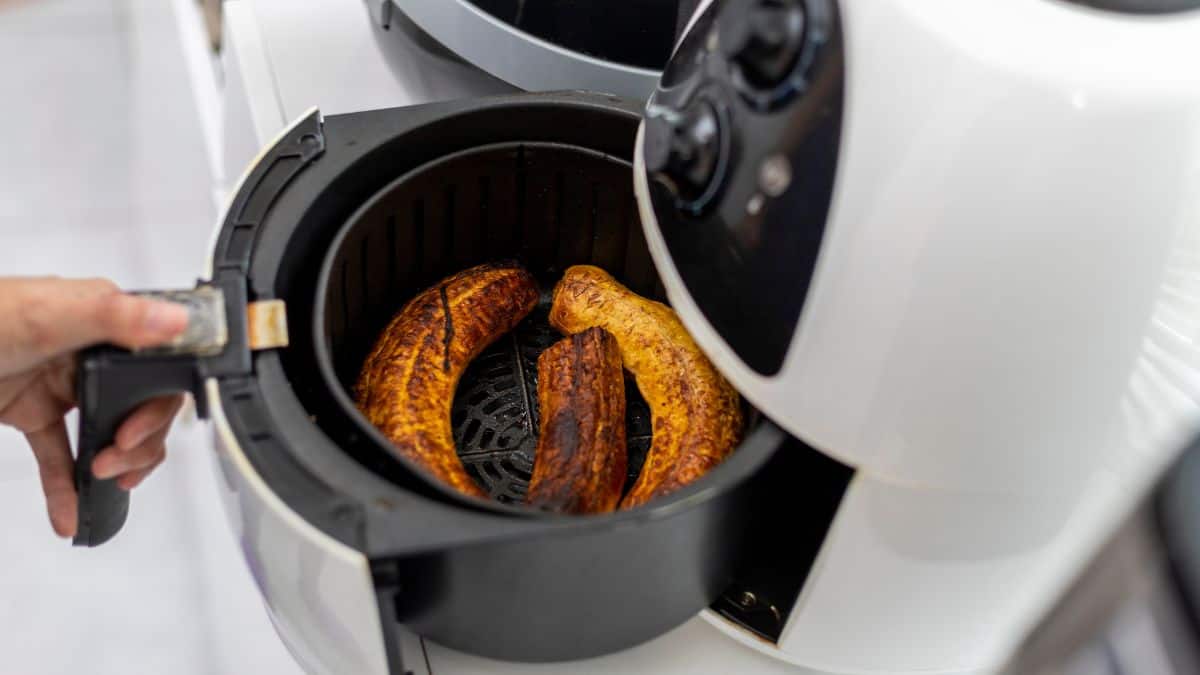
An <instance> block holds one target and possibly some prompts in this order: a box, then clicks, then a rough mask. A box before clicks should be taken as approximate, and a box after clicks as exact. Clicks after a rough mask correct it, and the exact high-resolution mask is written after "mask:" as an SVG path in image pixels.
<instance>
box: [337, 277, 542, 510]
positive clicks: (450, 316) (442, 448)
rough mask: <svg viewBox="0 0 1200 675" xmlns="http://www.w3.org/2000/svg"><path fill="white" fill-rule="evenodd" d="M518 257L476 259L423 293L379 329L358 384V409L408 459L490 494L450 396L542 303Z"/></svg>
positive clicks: (466, 490)
mask: <svg viewBox="0 0 1200 675" xmlns="http://www.w3.org/2000/svg"><path fill="white" fill-rule="evenodd" d="M537 301H538V288H537V283H536V282H535V281H534V280H533V276H532V275H530V274H529V272H527V271H525V270H524V269H523V268H521V267H520V266H517V265H516V264H507V265H506V264H487V265H480V266H478V267H472V268H471V269H469V270H465V271H463V272H459V273H458V274H455V275H454V276H452V277H448V278H446V279H444V280H442V281H441V282H440V283H438V284H437V285H435V286H433V287H431V288H428V289H426V290H425V291H423V292H421V293H419V294H418V295H417V296H416V297H415V298H413V299H412V300H410V301H409V302H408V304H406V305H405V306H404V308H403V309H401V310H400V313H399V314H397V315H396V316H395V317H394V318H393V319H392V321H391V323H389V324H388V326H387V328H385V329H384V330H383V333H381V334H380V336H379V339H378V341H377V342H376V343H375V347H374V348H373V349H372V350H371V353H370V355H368V356H367V359H366V361H365V362H364V363H363V368H362V373H361V374H360V375H359V378H358V384H357V385H356V386H355V388H354V393H355V400H356V402H357V404H358V408H359V410H361V411H362V413H363V414H364V415H366V417H367V419H368V420H370V422H371V424H374V425H375V426H376V427H378V428H379V430H380V431H382V432H383V434H384V435H385V436H387V437H388V439H389V440H391V442H392V445H393V449H394V450H395V452H396V454H398V455H400V456H401V457H404V458H405V459H408V460H410V461H412V462H414V463H416V464H418V465H419V466H421V467H424V468H425V469H426V470H428V471H429V473H431V474H433V475H434V476H436V477H437V478H439V479H440V480H441V481H443V482H445V483H447V484H449V485H450V486H452V487H454V488H455V489H457V490H458V491H459V492H462V493H463V494H467V495H472V496H475V497H483V498H486V497H487V496H488V495H487V493H486V492H484V490H483V489H482V488H480V487H479V485H478V484H477V483H476V482H475V481H474V480H473V479H472V478H471V476H470V475H468V474H467V472H466V469H464V468H463V465H462V462H461V461H459V459H458V453H457V452H456V451H455V448H454V435H453V432H452V431H451V429H450V404H451V403H452V402H453V400H454V389H455V387H456V386H457V385H458V378H459V377H460V376H462V373H463V370H465V369H466V367H467V365H468V364H469V363H470V362H471V360H472V359H474V358H475V357H476V356H478V355H479V353H480V352H481V351H483V349H484V348H485V347H487V346H488V345H489V344H491V343H492V342H494V341H495V340H496V339H497V338H499V337H500V336H501V335H504V334H505V333H507V332H508V331H510V330H512V328H513V327H514V326H516V325H517V323H519V322H520V321H521V319H523V318H524V317H525V315H526V314H528V313H529V312H530V311H531V310H532V309H533V307H534V305H536V304H537Z"/></svg>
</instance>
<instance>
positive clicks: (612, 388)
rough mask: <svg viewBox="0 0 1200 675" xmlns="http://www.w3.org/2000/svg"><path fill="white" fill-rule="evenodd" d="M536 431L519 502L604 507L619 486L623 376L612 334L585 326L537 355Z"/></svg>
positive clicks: (612, 504) (583, 509) (569, 509)
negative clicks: (528, 474)
mask: <svg viewBox="0 0 1200 675" xmlns="http://www.w3.org/2000/svg"><path fill="white" fill-rule="evenodd" d="M538 405H539V408H540V410H541V430H540V433H539V435H538V444H537V453H536V455H535V456H534V462H533V478H532V479H531V480H530V481H529V491H528V492H527V493H526V496H525V502H526V503H527V504H530V505H531V506H536V507H538V508H541V509H544V510H547V511H557V512H560V513H576V514H578V513H608V512H609V511H612V510H613V509H615V508H616V507H617V502H619V501H620V500H621V488H622V487H624V485H625V466H626V461H627V458H626V455H625V375H624V372H623V371H622V370H621V352H620V350H619V348H618V347H617V340H616V338H614V337H613V336H612V334H611V333H609V332H608V331H606V330H604V329H603V328H589V329H587V330H585V331H583V332H582V333H576V334H575V335H571V336H569V337H566V338H564V339H562V340H559V341H558V342H556V343H554V344H553V345H551V346H550V347H548V348H547V349H546V351H544V352H542V354H541V356H539V357H538Z"/></svg>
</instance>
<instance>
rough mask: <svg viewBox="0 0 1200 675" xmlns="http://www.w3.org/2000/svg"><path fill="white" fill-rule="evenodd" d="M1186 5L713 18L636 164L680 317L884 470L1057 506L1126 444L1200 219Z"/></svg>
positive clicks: (652, 119) (740, 377) (750, 382)
mask: <svg viewBox="0 0 1200 675" xmlns="http://www.w3.org/2000/svg"><path fill="white" fill-rule="evenodd" d="M1018 5H1019V6H1018ZM1196 5H1197V3H1196V2H1195V0H1187V1H1186V2H1173V1H1163V2H1141V1H1133V0H1129V1H1113V2H1085V1H1083V0H1080V1H1078V2H1031V3H987V2H976V3H958V2H919V3H910V2H904V1H902V0H879V1H878V2H857V3H855V2H840V3H839V2H834V1H833V0H727V1H725V2H711V3H708V4H707V5H706V6H705V7H703V8H702V9H701V10H700V13H699V14H698V16H697V17H696V18H695V19H694V24H693V26H692V27H691V29H690V30H689V31H687V32H686V33H685V35H684V37H683V39H682V40H681V42H680V45H679V47H678V49H677V51H676V53H675V54H674V56H673V57H672V59H671V62H670V63H669V65H668V66H667V67H666V69H665V71H664V75H663V78H662V81H661V83H660V85H659V87H658V88H657V89H656V91H655V93H654V94H653V96H652V97H651V99H650V101H649V104H648V106H647V110H646V118H645V122H644V124H643V128H642V130H641V132H640V134H639V140H638V150H637V152H636V154H635V170H634V179H635V181H637V184H636V191H637V198H638V205H639V208H640V209H641V215H642V220H643V223H644V225H645V228H646V235H647V241H648V243H649V246H650V252H651V254H652V255H653V257H654V260H655V263H656V267H657V269H658V271H659V273H660V275H661V276H662V278H663V283H664V286H665V287H666V292H667V296H668V298H669V299H670V301H671V304H672V306H673V307H674V308H675V310H676V312H677V313H678V314H679V315H680V318H681V320H682V321H683V323H684V325H685V326H687V328H688V330H689V332H690V333H691V334H692V336H693V337H694V338H695V339H696V341H697V343H698V344H699V345H700V347H701V348H702V349H704V350H705V352H706V353H707V354H708V356H709V358H710V359H711V360H712V361H713V363H714V364H715V365H716V366H717V368H718V369H719V370H720V371H721V372H722V374H724V375H725V376H726V377H727V378H728V379H729V380H730V381H731V382H732V383H733V384H734V385H735V386H736V387H737V389H738V390H739V391H740V392H741V393H742V395H743V396H744V397H745V398H746V399H748V400H749V401H750V402H751V403H753V404H754V405H755V406H756V407H757V408H758V409H759V410H761V411H762V412H763V413H764V414H766V415H767V416H769V417H770V418H771V419H773V420H775V421H777V422H778V423H779V424H780V425H781V426H783V427H784V428H786V429H787V430H788V431H789V432H790V433H791V434H793V435H795V436H796V437H798V438H800V439H803V440H804V441H805V442H807V443H811V444H813V445H814V446H816V447H819V448H821V449H822V451H824V452H826V453H827V454H829V455H831V456H833V457H835V458H837V459H838V460H839V461H842V462H844V463H846V464H848V465H850V466H853V467H855V468H856V469H857V470H859V471H860V472H862V473H863V474H869V475H872V476H875V477H878V478H880V479H881V480H887V481H895V482H898V483H902V484H905V485H920V486H924V487H931V488H938V489H949V490H967V491H1010V492H1011V491H1022V492H1028V491H1035V490H1036V491H1046V492H1052V491H1055V490H1058V489H1062V488H1063V486H1065V485H1074V484H1076V483H1077V482H1078V481H1079V480H1082V476H1084V475H1085V474H1086V472H1082V471H1080V467H1090V466H1097V465H1103V464H1105V463H1106V462H1117V461H1120V460H1121V459H1123V458H1124V457H1128V456H1129V454H1130V453H1133V452H1134V451H1133V450H1132V447H1134V446H1138V445H1140V443H1141V441H1131V440H1130V439H1134V438H1137V439H1149V438H1151V437H1152V436H1153V434H1151V433H1150V432H1149V431H1148V429H1157V428H1159V426H1158V422H1157V421H1156V422H1153V423H1151V422H1150V421H1148V418H1149V417H1152V416H1153V415H1151V414H1149V413H1147V414H1146V415H1145V416H1139V415H1141V413H1137V414H1134V413H1131V412H1130V410H1131V406H1132V408H1134V409H1136V408H1138V406H1142V405H1145V406H1146V407H1148V408H1150V409H1154V408H1156V407H1157V404H1155V403H1148V402H1147V403H1132V402H1135V401H1137V402H1141V401H1149V400H1151V399H1153V396H1152V395H1150V394H1147V393H1145V392H1144V391H1142V390H1141V387H1142V383H1144V382H1146V381H1157V379H1156V378H1158V377H1159V376H1158V371H1157V368H1158V366H1156V365H1149V364H1147V363H1146V361H1145V358H1146V357H1145V353H1146V352H1145V351H1144V350H1145V349H1151V347H1141V345H1154V346H1153V349H1154V350H1159V349H1162V350H1163V353H1164V354H1165V353H1168V352H1169V353H1172V354H1174V350H1175V349H1176V348H1175V347H1174V346H1173V344H1172V343H1170V341H1169V340H1165V339H1163V338H1160V337H1159V336H1157V335H1156V333H1155V330H1157V329H1153V328H1150V327H1151V326H1159V327H1160V328H1161V329H1162V330H1177V329H1175V328H1174V327H1173V326H1174V325H1175V324H1176V323H1177V322H1178V321H1177V319H1176V318H1175V315H1174V314H1173V313H1171V311H1169V310H1165V309H1161V308H1162V307H1165V306H1166V305H1167V304H1170V303H1171V302H1172V300H1171V299H1170V296H1169V291H1168V290H1166V287H1165V286H1164V285H1163V283H1164V282H1163V281H1162V280H1163V279H1164V275H1170V274H1172V270H1173V269H1174V266H1176V265H1178V263H1176V262H1174V261H1175V260H1176V259H1177V258H1180V257H1182V256H1184V255H1186V254H1184V253H1183V251H1184V250H1186V249H1187V248H1188V247H1189V246H1190V245H1191V244H1190V242H1188V241H1185V240H1184V239H1183V238H1182V235H1180V234H1179V232H1182V231H1184V230H1186V229H1187V228H1189V227H1190V223H1192V222H1193V221H1194V217H1193V216H1192V215H1191V214H1193V213H1195V211H1196V209H1197V208H1200V206H1198V205H1197V201H1198V200H1197V197H1196V194H1197V193H1196V191H1195V190H1194V189H1193V188H1191V187H1184V186H1189V185H1192V184H1193V183H1194V180H1192V179H1191V178H1190V177H1189V175H1188V174H1187V171H1188V169H1185V168H1184V167H1186V166H1191V165H1194V162H1195V158H1196V154H1197V153H1196V149H1195V148H1194V147H1193V146H1191V145H1187V144H1184V145H1182V146H1181V145H1180V139H1186V138H1192V137H1194V136H1195V134H1196V120H1197V119H1200V86H1198V85H1200V82H1198V80H1197V74H1196V73H1197V71H1196V70H1195V68H1192V67H1190V65H1189V66H1184V65H1183V64H1185V63H1187V64H1191V63H1194V62H1195V61H1196V60H1197V59H1200V41H1197V40H1196V34H1197V30H1198V29H1200V14H1198V13H1197V12H1196V11H1194V10H1195V8H1196ZM1185 10H1186V11H1185ZM1142 12H1153V13H1155V14H1156V16H1155V17H1154V18H1153V19H1148V18H1147V17H1145V16H1143V15H1141V13H1142ZM1030 27H1037V29H1036V30H1030ZM1014 34H1020V35H1022V39H1021V41H1020V43H1019V46H1014V44H1013V43H1012V42H1011V40H1010V38H1011V36H1012V35H1014ZM1065 36H1069V40H1068V42H1069V47H1064V38H1065ZM1117 45H1119V48H1118V47H1117ZM1181 55H1186V58H1184V57H1182V56H1181ZM1149 130H1153V133H1152V134H1149V135H1147V132H1148V131H1149ZM1134 137H1136V138H1137V140H1136V142H1135V141H1133V140H1131V139H1133V138H1134ZM1150 168H1153V170H1155V171H1162V172H1164V174H1166V175H1168V176H1169V178H1168V177H1165V176H1164V177H1163V178H1161V179H1156V180H1153V181H1148V180H1146V178H1145V176H1146V171H1147V170H1149V169H1150ZM1181 214H1189V215H1186V216H1184V215H1181ZM1135 222H1136V223H1138V224H1139V225H1138V226H1137V227H1131V226H1130V225H1129V224H1130V223H1135ZM1180 349H1182V348H1180ZM1176 358H1178V359H1180V360H1184V361H1186V360H1187V359H1190V358H1191V357H1190V355H1188V356H1178V357H1176V356H1172V357H1171V359H1172V360H1174V359H1176ZM1135 364H1136V365H1135ZM1183 419H1185V417H1184V416H1183V415H1182V413H1181V415H1180V416H1178V417H1172V418H1171V424H1167V425H1163V428H1169V427H1170V426H1171V425H1173V424H1175V423H1177V422H1179V421H1181V420H1183ZM1114 420H1125V421H1124V422H1117V421H1114ZM1146 445H1147V449H1145V450H1141V449H1139V450H1138V451H1137V452H1146V453H1151V452H1156V451H1157V449H1158V448H1160V447H1167V446H1166V445H1159V444H1157V443H1156V442H1150V441H1146Z"/></svg>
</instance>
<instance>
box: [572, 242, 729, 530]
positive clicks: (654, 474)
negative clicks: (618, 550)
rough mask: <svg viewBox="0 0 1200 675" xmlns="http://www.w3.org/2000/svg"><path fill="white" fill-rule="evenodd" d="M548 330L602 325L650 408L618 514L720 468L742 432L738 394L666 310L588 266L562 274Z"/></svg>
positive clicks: (667, 308)
mask: <svg viewBox="0 0 1200 675" xmlns="http://www.w3.org/2000/svg"><path fill="white" fill-rule="evenodd" d="M550 324H551V325H552V326H554V327H555V328H557V329H558V330H559V331H562V332H563V333H567V334H570V333H577V332H579V331H581V330H584V329H586V328H590V327H592V326H599V327H601V328H604V329H605V330H607V331H608V332H610V333H612V334H613V337H615V338H616V340H617V345H618V346H619V347H620V351H621V359H622V360H623V361H624V364H625V367H626V368H627V369H629V371H630V372H631V373H633V377H634V379H635V380H636V381H637V385H638V389H639V390H641V392H642V396H644V397H645V399H646V402H647V403H648V404H649V405H650V413H651V417H652V419H653V438H652V439H651V444H650V451H649V453H648V454H647V455H646V463H645V464H644V465H643V467H642V472H641V474H640V475H639V476H638V479H637V482H636V483H634V486H633V488H632V489H631V490H630V491H629V494H627V495H625V498H624V499H623V500H621V504H620V508H622V509H628V508H633V507H635V506H641V505H642V504H645V503H646V502H648V501H650V500H652V499H655V498H656V497H660V496H662V495H666V494H669V493H671V492H674V491H675V490H678V489H679V488H681V487H683V486H685V485H687V484H688V483H691V482H692V481H695V480H696V479H698V478H700V477H701V476H703V475H704V474H705V473H707V472H708V471H709V470H710V469H712V468H713V467H715V466H717V465H718V464H720V463H721V462H722V461H723V460H724V459H725V458H726V457H727V456H728V455H729V453H730V452H732V451H733V449H734V447H735V446H736V445H737V442H738V439H739V437H740V436H741V433H742V411H741V407H740V406H739V402H738V395H737V392H736V391H735V390H734V389H733V387H732V386H731V385H730V384H729V382H727V381H726V380H725V378H723V377H721V375H720V374H719V373H718V372H717V371H716V368H714V367H713V365H712V363H711V362H709V360H708V358H706V357H705V356H704V354H703V353H702V352H701V351H700V348H699V347H697V346H696V343H695V342H694V341H693V340H692V337H691V336H690V335H688V332H687V330H685V329H684V327H683V324H682V323H680V322H679V317H677V316H675V312H674V311H672V310H671V309H670V308H669V307H667V306H666V305H663V304H661V303H658V302H654V301H652V300H647V299H646V298H643V297H641V296H640V295H637V294H636V293H634V292H632V291H630V290H629V289H628V288H625V287H624V286H622V285H621V284H620V283H619V282H617V280H616V279H613V278H612V276H610V275H609V274H608V273H607V272H605V271H604V270H602V269H600V268H598V267H592V266H590V265H577V266H575V267H571V268H569V269H567V271H566V273H565V274H563V277H562V279H561V280H560V281H559V282H558V285H557V286H555V288H554V302H553V304H552V305H551V308H550Z"/></svg>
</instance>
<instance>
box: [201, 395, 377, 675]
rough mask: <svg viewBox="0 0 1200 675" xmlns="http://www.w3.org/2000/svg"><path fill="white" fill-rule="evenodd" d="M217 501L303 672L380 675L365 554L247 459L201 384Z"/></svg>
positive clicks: (372, 593)
mask: <svg viewBox="0 0 1200 675" xmlns="http://www.w3.org/2000/svg"><path fill="white" fill-rule="evenodd" d="M205 392H206V393H207V395H208V404H209V406H210V407H209V410H210V412H211V414H212V424H213V428H214V434H213V440H214V443H215V445H216V447H217V460H218V465H219V470H220V474H221V476H222V477H223V479H224V482H223V485H222V488H223V494H222V501H223V502H224V504H225V507H226V513H227V515H228V516H229V518H230V521H231V523H232V525H233V528H234V532H235V534H236V535H237V537H238V541H239V543H240V544H241V549H242V553H243V554H244V555H245V556H246V562H247V564H248V565H249V566H250V571H251V574H252V575H253V577H254V581H255V582H256V583H257V584H258V589H259V590H260V591H261V592H262V595H263V599H264V600H265V601H266V604H267V609H268V611H269V612H270V615H271V620H272V621H273V622H274V624H275V628H276V629H277V630H278V631H279V636H280V638H282V639H283V642H284V644H286V645H287V647H288V649H289V650H290V651H291V652H292V655H293V656H295V657H296V660H297V661H299V662H300V663H301V665H303V666H304V668H305V670H307V671H308V672H310V673H319V674H321V675H326V674H328V675H338V674H340V673H361V674H362V675H387V672H388V665H387V653H386V651H385V649H384V644H383V627H382V625H381V624H380V620H379V611H378V609H377V608H376V604H375V591H374V584H373V583H372V580H371V571H370V568H369V567H368V565H367V559H366V557H365V556H363V555H362V554H361V553H360V552H358V551H355V550H354V549H352V548H350V547H348V546H346V545H345V544H342V543H340V542H338V541H336V540H334V539H333V538H331V537H330V536H328V535H326V534H325V533H323V532H321V531H320V530H318V529H317V528H315V527H313V526H312V525H310V524H309V523H308V521H306V520H304V519H303V518H301V517H300V516H298V515H296V513H295V512H293V511H292V510H291V509H289V508H288V507H287V505H286V504H284V503H283V501H282V500H281V499H280V498H279V497H278V495H276V494H275V493H274V492H273V491H272V490H271V488H270V487H268V486H267V484H266V483H264V482H263V480H262V478H261V477H260V476H259V475H258V473H257V472H256V471H255V470H254V467H253V466H251V464H250V461H249V460H248V459H247V458H246V456H245V454H243V452H242V449H241V446H240V445H239V444H238V441H237V439H236V438H235V437H234V435H233V431H232V429H230V427H229V422H228V420H227V419H226V417H225V412H224V410H223V409H222V407H221V401H220V392H219V389H218V384H217V381H216V380H212V379H210V380H208V382H206V383H205Z"/></svg>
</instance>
